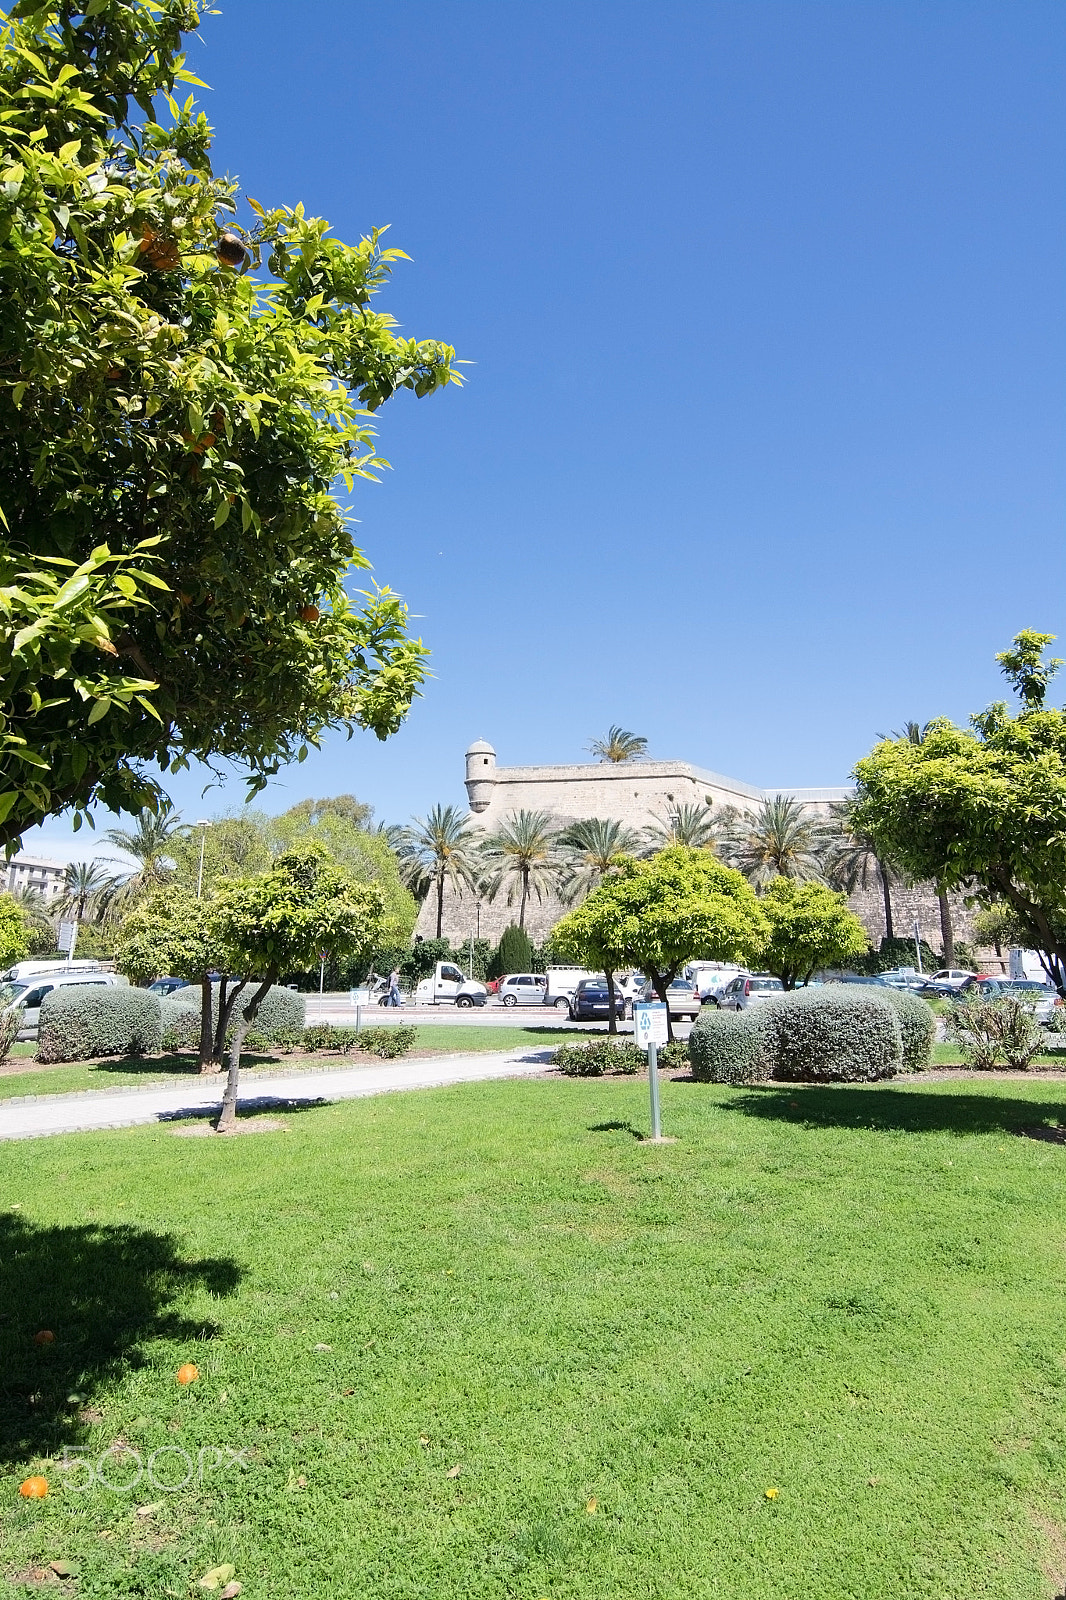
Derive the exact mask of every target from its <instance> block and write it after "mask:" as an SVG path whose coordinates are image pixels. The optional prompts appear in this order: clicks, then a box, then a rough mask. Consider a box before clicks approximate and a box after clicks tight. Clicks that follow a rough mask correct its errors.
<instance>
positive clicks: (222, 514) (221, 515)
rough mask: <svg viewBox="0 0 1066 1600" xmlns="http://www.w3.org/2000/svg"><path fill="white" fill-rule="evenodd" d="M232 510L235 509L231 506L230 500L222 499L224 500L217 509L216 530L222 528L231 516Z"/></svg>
mask: <svg viewBox="0 0 1066 1600" xmlns="http://www.w3.org/2000/svg"><path fill="white" fill-rule="evenodd" d="M232 509H233V507H232V506H231V505H230V503H229V501H228V500H226V499H222V500H220V501H219V502H218V505H217V506H216V507H215V527H216V528H221V526H222V524H223V523H224V522H225V520H226V518H227V517H228V516H229V514H230V512H231V511H232Z"/></svg>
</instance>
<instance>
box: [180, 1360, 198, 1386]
mask: <svg viewBox="0 0 1066 1600" xmlns="http://www.w3.org/2000/svg"><path fill="white" fill-rule="evenodd" d="M199 1376H200V1369H199V1368H198V1367H194V1366H193V1364H192V1362H191V1361H186V1362H184V1363H183V1365H182V1366H180V1367H179V1368H178V1382H179V1383H195V1382H196V1380H197V1378H198V1377H199Z"/></svg>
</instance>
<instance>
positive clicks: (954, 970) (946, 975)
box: [925, 967, 977, 989]
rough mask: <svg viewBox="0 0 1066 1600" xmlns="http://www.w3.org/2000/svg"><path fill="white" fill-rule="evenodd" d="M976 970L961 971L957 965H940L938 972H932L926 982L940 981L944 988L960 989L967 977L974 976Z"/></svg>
mask: <svg viewBox="0 0 1066 1600" xmlns="http://www.w3.org/2000/svg"><path fill="white" fill-rule="evenodd" d="M976 976H977V974H976V972H963V971H962V970H961V969H960V968H958V967H941V969H940V971H939V972H933V973H931V974H930V976H929V977H928V978H926V980H925V981H926V983H940V984H943V986H944V987H945V989H961V988H962V986H963V984H964V983H965V982H966V980H967V978H976Z"/></svg>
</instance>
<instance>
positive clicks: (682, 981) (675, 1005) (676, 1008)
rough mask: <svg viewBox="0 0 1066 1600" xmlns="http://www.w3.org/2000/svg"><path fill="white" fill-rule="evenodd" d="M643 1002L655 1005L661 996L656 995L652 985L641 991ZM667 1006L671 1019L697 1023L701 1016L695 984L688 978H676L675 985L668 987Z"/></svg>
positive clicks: (649, 984) (645, 986)
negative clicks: (676, 1018)
mask: <svg viewBox="0 0 1066 1600" xmlns="http://www.w3.org/2000/svg"><path fill="white" fill-rule="evenodd" d="M640 998H641V999H642V1000H650V1001H651V1002H652V1004H655V1003H656V1002H657V1001H658V999H659V996H658V995H657V994H656V993H655V987H654V985H653V984H652V983H650V982H649V983H646V984H645V985H644V988H643V990H642V991H641V996H640ZM666 1004H667V1006H668V1008H669V1011H670V1015H671V1017H688V1019H689V1021H690V1022H695V1020H696V1018H697V1017H698V1016H699V1014H700V997H699V992H698V991H697V989H696V985H695V984H694V983H689V981H688V979H687V978H675V979H674V981H673V983H669V984H667V986H666Z"/></svg>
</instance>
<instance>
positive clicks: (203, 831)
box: [196, 817, 210, 900]
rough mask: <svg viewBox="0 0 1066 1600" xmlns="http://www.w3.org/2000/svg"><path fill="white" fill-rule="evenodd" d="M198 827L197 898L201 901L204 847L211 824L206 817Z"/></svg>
mask: <svg viewBox="0 0 1066 1600" xmlns="http://www.w3.org/2000/svg"><path fill="white" fill-rule="evenodd" d="M196 826H197V827H198V828H199V830H200V870H199V872H198V873H197V874H196V898H197V900H199V899H200V898H201V896H202V895H203V892H204V846H205V845H206V843H207V830H208V827H209V826H210V824H209V823H208V821H207V819H206V817H205V818H203V819H202V820H201V821H200V822H198V823H197V824H196Z"/></svg>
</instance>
